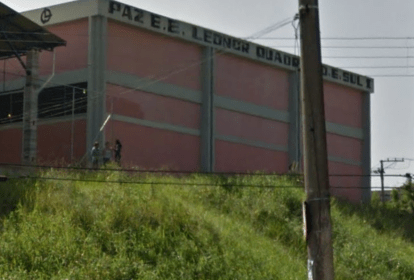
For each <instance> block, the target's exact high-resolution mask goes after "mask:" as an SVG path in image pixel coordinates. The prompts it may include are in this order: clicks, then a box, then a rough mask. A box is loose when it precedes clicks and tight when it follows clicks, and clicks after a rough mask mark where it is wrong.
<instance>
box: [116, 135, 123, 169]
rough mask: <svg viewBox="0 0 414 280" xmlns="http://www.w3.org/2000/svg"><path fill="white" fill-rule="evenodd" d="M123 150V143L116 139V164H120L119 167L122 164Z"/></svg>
mask: <svg viewBox="0 0 414 280" xmlns="http://www.w3.org/2000/svg"><path fill="white" fill-rule="evenodd" d="M121 150H122V144H121V141H119V139H116V141H115V149H114V151H115V162H116V163H118V164H119V165H120V164H121Z"/></svg>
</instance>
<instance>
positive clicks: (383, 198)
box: [379, 160, 385, 203]
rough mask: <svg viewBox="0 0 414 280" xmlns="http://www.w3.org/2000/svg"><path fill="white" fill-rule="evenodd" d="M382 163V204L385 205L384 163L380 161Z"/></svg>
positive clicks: (380, 171)
mask: <svg viewBox="0 0 414 280" xmlns="http://www.w3.org/2000/svg"><path fill="white" fill-rule="evenodd" d="M380 163H381V167H380V170H379V173H380V175H381V202H382V203H384V202H385V190H384V173H385V171H384V161H383V160H380Z"/></svg>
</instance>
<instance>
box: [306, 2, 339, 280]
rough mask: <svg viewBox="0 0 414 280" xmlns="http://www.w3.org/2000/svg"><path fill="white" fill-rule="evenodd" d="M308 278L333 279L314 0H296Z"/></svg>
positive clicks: (322, 102)
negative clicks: (297, 6)
mask: <svg viewBox="0 0 414 280" xmlns="http://www.w3.org/2000/svg"><path fill="white" fill-rule="evenodd" d="M299 18H300V39H301V69H300V71H301V99H302V108H303V110H302V115H303V117H302V120H303V126H302V127H303V145H304V149H303V150H304V173H305V174H304V175H305V176H304V178H305V189H306V195H307V200H306V202H305V217H306V227H307V228H306V235H307V247H308V279H309V280H310V279H312V280H333V279H334V267H333V248H332V230H331V217H330V194H329V176H328V160H327V149H326V127H325V108H324V98H323V80H322V62H321V47H320V34H319V9H318V1H317V0H299Z"/></svg>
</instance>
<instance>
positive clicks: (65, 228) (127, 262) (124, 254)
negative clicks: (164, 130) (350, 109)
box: [0, 170, 414, 280]
mask: <svg viewBox="0 0 414 280" xmlns="http://www.w3.org/2000/svg"><path fill="white" fill-rule="evenodd" d="M38 176H39V178H37V179H30V180H27V179H16V180H10V181H9V182H6V183H2V184H1V186H0V209H1V211H2V212H1V214H2V215H1V218H0V219H1V224H2V225H1V228H0V279H307V278H306V261H307V260H306V244H305V242H304V240H303V235H302V234H303V233H302V213H301V209H302V206H301V203H302V201H303V199H304V192H303V189H302V187H301V185H300V184H301V182H300V181H299V180H297V179H295V177H291V178H289V177H283V176H282V177H281V176H244V177H236V176H234V177H230V178H225V177H220V176H205V175H191V176H183V177H181V178H177V177H174V176H161V175H156V174H153V175H148V174H138V175H133V176H132V175H127V174H120V173H118V172H113V171H112V172H110V171H105V172H99V173H98V172H96V173H91V172H82V171H77V172H76V171H73V172H69V171H54V170H51V171H47V172H44V173H42V174H40V175H38ZM45 178H57V179H58V178H61V179H65V178H70V179H72V180H79V181H67V180H46V179H45ZM87 180H97V181H102V182H87ZM119 181H122V182H123V183H119ZM125 182H131V183H125ZM132 182H135V183H132ZM137 182H138V183H137ZM216 185H220V186H216ZM237 185H238V186H240V185H242V187H236V186H237ZM252 186H254V187H252ZM268 186H273V188H268ZM332 216H333V227H334V228H333V236H334V254H335V260H334V261H335V273H336V279H364V280H365V279H396V280H397V279H398V280H402V279H414V261H413V256H414V244H413V242H414V230H413V229H414V221H413V217H412V216H410V215H409V214H408V213H405V212H402V211H398V210H396V209H393V208H392V207H391V206H390V207H382V206H381V205H380V204H379V203H377V202H374V203H372V204H371V205H370V206H353V205H349V204H346V203H343V202H342V203H341V202H338V201H335V200H334V201H333V202H332Z"/></svg>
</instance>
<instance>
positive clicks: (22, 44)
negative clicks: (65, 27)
mask: <svg viewBox="0 0 414 280" xmlns="http://www.w3.org/2000/svg"><path fill="white" fill-rule="evenodd" d="M65 45H66V41H65V40H63V39H61V38H59V37H58V36H56V35H54V34H52V33H50V32H49V31H47V30H46V29H45V28H43V27H41V26H39V25H37V24H36V23H34V22H33V21H31V20H29V19H28V18H26V17H24V16H22V15H21V14H19V13H18V12H16V11H14V10H13V9H11V8H10V7H8V6H6V5H4V4H3V3H0V59H5V58H9V57H11V56H15V55H18V56H20V55H24V54H26V53H27V51H29V50H32V49H37V50H48V51H51V50H53V48H55V47H59V46H65Z"/></svg>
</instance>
